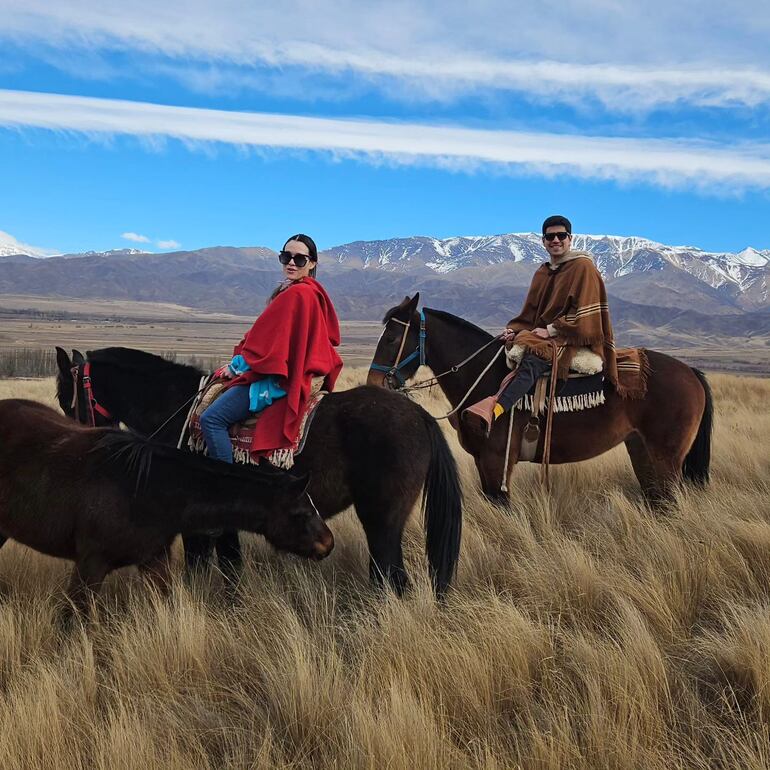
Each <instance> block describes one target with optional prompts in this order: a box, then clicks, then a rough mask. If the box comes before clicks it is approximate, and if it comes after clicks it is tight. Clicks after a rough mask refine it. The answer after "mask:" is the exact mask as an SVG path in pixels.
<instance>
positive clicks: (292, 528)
mask: <svg viewBox="0 0 770 770" xmlns="http://www.w3.org/2000/svg"><path fill="white" fill-rule="evenodd" d="M0 435H1V436H2V441H0V501H2V504H1V505H0V545H2V544H3V543H4V542H5V540H6V539H7V538H9V537H11V538H13V539H14V540H17V541H19V542H20V543H24V544H25V545H27V546H29V547H30V548H34V549H36V550H38V551H41V552H42V553H46V554H49V555H51V556H57V557H59V558H63V559H73V560H74V561H75V569H74V570H73V572H72V579H71V581H70V586H69V588H68V590H67V593H68V596H69V598H70V601H71V602H72V605H73V606H74V608H75V609H76V610H78V611H80V612H84V611H85V610H87V608H88V605H89V603H90V599H91V598H92V597H93V596H95V595H96V594H97V593H98V591H99V587H100V586H101V583H102V581H103V580H104V578H105V576H106V575H107V574H108V573H109V572H111V571H112V570H114V569H117V568H119V567H125V566H128V565H133V564H136V565H137V566H139V567H140V569H142V570H143V571H144V572H146V573H148V574H149V575H150V576H152V577H153V578H154V579H155V580H156V581H157V582H158V583H159V584H160V585H163V584H166V583H167V568H168V552H169V548H170V546H171V543H172V541H173V539H174V538H175V537H176V535H178V534H179V533H186V532H194V531H196V530H200V529H202V528H208V527H222V526H224V527H239V528H241V529H245V530H248V531H249V532H256V533H259V534H263V535H265V537H266V538H267V539H268V541H269V542H271V543H272V544H273V545H274V546H276V547H277V548H281V549H283V550H288V551H293V552H294V553H297V554H299V555H301V556H306V557H308V558H311V559H322V558H324V557H325V556H327V555H328V554H329V553H330V551H331V550H332V548H333V547H334V538H333V537H332V533H331V531H330V530H329V528H328V527H327V526H326V524H325V523H324V522H323V520H322V519H321V517H320V516H319V515H318V511H316V509H315V508H314V507H313V504H312V501H311V500H310V498H309V497H308V495H307V494H306V492H305V490H306V487H307V482H308V480H307V478H296V477H295V476H293V475H291V474H289V473H286V472H280V471H277V470H275V469H266V468H265V469H263V468H261V467H260V468H257V469H256V470H254V471H251V472H247V471H246V469H245V468H242V467H234V466H231V465H228V464H227V463H222V462H217V461H215V460H209V459H207V458H203V457H196V456H195V455H191V454H190V453H189V452H180V451H179V450H178V449H174V448H171V447H167V446H164V445H162V444H155V443H153V442H150V441H148V440H147V439H145V438H142V437H139V436H135V435H132V434H131V433H128V432H126V431H119V430H111V429H109V428H85V427H83V426H81V425H77V424H75V423H73V422H72V420H69V419H67V418H66V417H63V416H62V415H60V414H59V413H58V412H56V411H54V410H53V409H51V408H50V407H48V406H45V405H44V404H41V403H39V402H37V401H27V400H23V399H5V400H3V401H0Z"/></svg>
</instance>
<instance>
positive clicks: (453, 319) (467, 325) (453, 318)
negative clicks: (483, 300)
mask: <svg viewBox="0 0 770 770" xmlns="http://www.w3.org/2000/svg"><path fill="white" fill-rule="evenodd" d="M402 308H403V303H402V304H401V305H396V306H395V307H392V308H391V309H390V310H388V312H387V313H385V317H384V318H383V319H382V323H383V324H386V323H387V322H388V321H390V319H391V318H393V316H394V315H395V314H396V313H397V312H398V311H399V310H401V309H402ZM424 310H425V312H426V313H430V314H431V315H435V316H437V317H438V318H441V319H442V320H444V321H448V322H449V323H452V324H456V325H458V326H461V327H462V328H464V329H467V330H468V331H472V332H473V333H474V334H480V335H482V336H484V337H486V338H487V339H489V340H491V339H492V335H491V334H490V333H489V332H487V331H484V329H482V328H481V327H479V326H476V324H473V323H471V322H470V321H466V320H465V319H464V318H460V316H457V315H452V314H451V313H447V312H446V311H445V310H433V309H432V308H429V307H426V308H425V309H424Z"/></svg>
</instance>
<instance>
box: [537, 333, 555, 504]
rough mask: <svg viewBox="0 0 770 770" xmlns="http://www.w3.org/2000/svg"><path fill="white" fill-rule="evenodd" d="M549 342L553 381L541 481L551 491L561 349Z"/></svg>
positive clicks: (546, 418) (546, 424) (549, 394)
mask: <svg viewBox="0 0 770 770" xmlns="http://www.w3.org/2000/svg"><path fill="white" fill-rule="evenodd" d="M549 342H550V344H551V381H550V387H549V388H548V401H547V406H546V417H545V436H544V437H543V459H542V460H541V463H540V473H541V480H542V483H543V484H544V485H545V488H546V489H547V490H548V491H550V488H551V478H550V475H549V473H548V469H549V465H550V462H551V435H552V433H553V414H554V408H555V406H556V374H557V370H558V367H559V349H558V348H557V347H556V343H555V342H554V341H553V340H549Z"/></svg>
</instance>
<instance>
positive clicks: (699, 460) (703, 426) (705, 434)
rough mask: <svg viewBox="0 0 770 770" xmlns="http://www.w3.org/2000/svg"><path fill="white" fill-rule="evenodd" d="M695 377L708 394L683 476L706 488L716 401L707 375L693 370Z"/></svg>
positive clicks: (686, 479)
mask: <svg viewBox="0 0 770 770" xmlns="http://www.w3.org/2000/svg"><path fill="white" fill-rule="evenodd" d="M693 372H695V376H696V377H697V378H698V380H699V381H700V384H701V385H702V386H703V390H704V391H705V393H706V407H705V409H704V410H703V416H702V417H701V419H700V426H699V427H698V434H697V435H696V436H695V441H693V442H692V446H691V447H690V451H689V452H688V453H687V457H685V458H684V463H683V464H682V476H683V477H684V479H685V481H690V482H692V483H693V484H698V485H700V486H704V485H705V484H707V483H708V480H709V466H710V465H711V428H712V424H713V420H714V401H713V398H712V396H711V386H710V385H709V384H708V381H707V380H706V375H705V374H703V372H702V371H700V369H695V368H693Z"/></svg>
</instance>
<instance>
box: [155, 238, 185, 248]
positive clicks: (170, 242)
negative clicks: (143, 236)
mask: <svg viewBox="0 0 770 770" xmlns="http://www.w3.org/2000/svg"><path fill="white" fill-rule="evenodd" d="M155 243H156V245H157V246H158V247H159V248H161V249H178V248H179V247H180V246H181V245H182V244H181V243H179V242H178V241H174V240H168V241H155Z"/></svg>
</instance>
